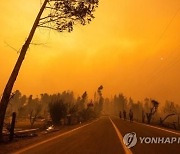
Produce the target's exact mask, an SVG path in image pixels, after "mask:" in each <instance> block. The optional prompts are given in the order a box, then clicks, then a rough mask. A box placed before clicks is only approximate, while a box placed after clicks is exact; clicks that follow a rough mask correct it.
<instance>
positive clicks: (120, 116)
mask: <svg viewBox="0 0 180 154" xmlns="http://www.w3.org/2000/svg"><path fill="white" fill-rule="evenodd" d="M119 118H120V119H121V118H122V115H121V111H120V112H119Z"/></svg>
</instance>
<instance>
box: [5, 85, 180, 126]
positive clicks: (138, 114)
mask: <svg viewBox="0 0 180 154" xmlns="http://www.w3.org/2000/svg"><path fill="white" fill-rule="evenodd" d="M162 104H163V105H161V104H160V103H159V102H158V101H156V100H153V99H149V98H146V99H145V100H144V101H142V102H140V101H138V102H134V101H133V99H132V98H126V97H125V96H124V95H123V94H119V95H115V96H114V98H112V99H109V98H104V97H103V86H100V87H99V88H98V89H97V91H96V92H95V95H94V99H93V100H91V99H89V98H88V94H87V92H84V93H83V94H82V96H79V97H75V95H74V93H73V92H72V91H64V92H62V93H58V94H52V95H49V94H47V93H45V94H41V95H40V98H38V97H37V98H33V96H32V95H30V96H26V95H22V94H21V92H20V91H18V90H17V91H15V92H14V93H13V98H12V99H11V101H10V103H9V106H8V110H7V113H6V122H8V117H11V114H12V112H16V113H17V121H19V120H20V121H21V120H22V119H29V126H30V128H33V126H34V124H36V122H38V121H39V120H42V121H44V125H47V126H48V124H51V125H52V124H53V125H72V124H77V123H82V122H85V121H88V120H92V119H95V118H97V117H99V116H100V115H117V116H120V117H121V118H125V119H129V118H130V117H131V120H132V119H133V120H135V121H138V122H142V123H148V124H156V125H161V126H164V127H168V128H173V129H180V121H179V115H180V106H179V105H177V104H175V103H174V102H170V101H166V102H165V103H162ZM125 116H126V117H125ZM132 117H133V118H132Z"/></svg>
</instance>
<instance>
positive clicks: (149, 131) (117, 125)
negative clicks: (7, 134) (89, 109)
mask: <svg viewBox="0 0 180 154" xmlns="http://www.w3.org/2000/svg"><path fill="white" fill-rule="evenodd" d="M129 132H135V133H136V134H137V137H180V133H173V132H171V131H166V130H164V129H158V128H154V127H150V126H148V125H144V124H140V123H136V122H133V123H130V122H129V121H124V120H122V119H119V118H118V117H115V116H111V117H108V116H107V117H101V118H100V119H98V120H96V121H94V122H92V123H90V124H87V125H84V126H82V127H81V128H77V129H75V130H72V131H70V132H67V133H65V134H60V135H58V136H55V137H53V138H50V139H48V140H45V141H43V142H40V143H38V144H35V145H32V146H30V147H26V148H24V149H20V151H17V152H16V153H22V154H180V144H177V143H174V144H145V143H143V144H141V143H140V141H139V140H138V142H137V144H136V145H135V146H134V147H132V148H130V149H128V148H127V147H126V146H125V145H124V143H123V141H122V138H123V136H124V135H125V134H126V133H129Z"/></svg>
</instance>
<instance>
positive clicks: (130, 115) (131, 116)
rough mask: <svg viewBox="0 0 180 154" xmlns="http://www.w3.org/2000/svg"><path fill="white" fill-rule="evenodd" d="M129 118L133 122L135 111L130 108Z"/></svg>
mask: <svg viewBox="0 0 180 154" xmlns="http://www.w3.org/2000/svg"><path fill="white" fill-rule="evenodd" d="M129 119H130V122H133V112H132V110H131V109H130V110H129Z"/></svg>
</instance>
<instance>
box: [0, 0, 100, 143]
mask: <svg viewBox="0 0 180 154" xmlns="http://www.w3.org/2000/svg"><path fill="white" fill-rule="evenodd" d="M97 7H98V0H44V3H43V5H42V7H41V9H40V11H39V13H38V15H37V17H36V19H35V22H34V24H33V26H32V29H31V31H30V33H29V36H28V37H27V40H26V41H25V43H24V45H23V46H22V49H21V51H20V55H19V57H18V60H17V62H16V64H15V66H14V69H13V71H12V73H11V75H10V78H9V80H8V82H7V84H6V87H5V89H4V91H3V95H2V98H1V102H0V140H2V130H3V123H4V118H5V113H6V109H7V105H8V102H9V99H10V95H11V91H12V88H13V86H14V83H15V81H16V78H17V76H18V73H19V70H20V68H21V65H22V62H23V60H24V58H25V55H26V52H27V50H28V48H29V45H30V43H31V41H32V39H33V36H34V33H35V31H36V28H37V27H44V28H50V29H54V30H57V31H59V32H62V31H65V30H67V31H68V32H71V31H72V30H73V25H74V24H77V23H80V24H82V25H85V24H87V23H89V22H90V21H91V20H92V18H94V16H93V12H94V11H95V8H97ZM45 10H47V11H49V12H48V13H47V14H48V15H47V16H45V17H42V15H43V13H44V11H45Z"/></svg>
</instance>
